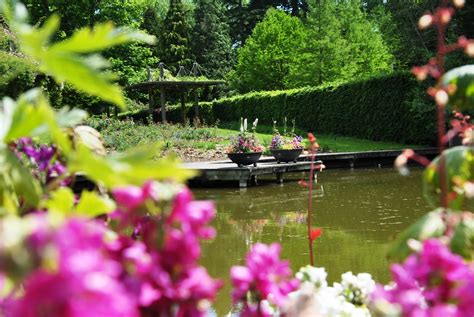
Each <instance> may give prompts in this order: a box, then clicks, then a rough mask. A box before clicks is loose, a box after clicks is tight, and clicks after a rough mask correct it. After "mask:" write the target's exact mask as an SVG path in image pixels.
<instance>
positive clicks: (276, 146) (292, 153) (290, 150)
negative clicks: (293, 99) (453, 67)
mask: <svg viewBox="0 0 474 317" xmlns="http://www.w3.org/2000/svg"><path fill="white" fill-rule="evenodd" d="M294 130H295V122H294V120H293V128H292V129H291V131H290V133H286V118H285V127H284V130H283V134H280V132H279V131H278V129H277V128H276V121H274V122H273V138H272V143H271V144H270V152H271V153H272V155H273V156H274V157H275V159H276V160H277V163H278V164H280V162H286V163H288V162H294V163H296V161H297V160H298V157H299V156H300V155H301V153H302V152H303V148H304V146H303V143H302V142H303V138H302V137H301V136H298V135H296V134H295V133H294Z"/></svg>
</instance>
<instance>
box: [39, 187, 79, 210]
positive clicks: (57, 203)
mask: <svg viewBox="0 0 474 317" xmlns="http://www.w3.org/2000/svg"><path fill="white" fill-rule="evenodd" d="M44 207H46V208H47V209H48V211H49V212H56V213H60V214H69V213H71V212H72V210H73V209H74V193H73V192H72V190H71V189H70V188H69V187H61V188H59V189H58V190H56V191H54V192H53V193H52V194H51V196H50V198H49V199H48V200H46V201H45V202H44Z"/></svg>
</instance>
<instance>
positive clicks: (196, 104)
mask: <svg viewBox="0 0 474 317" xmlns="http://www.w3.org/2000/svg"><path fill="white" fill-rule="evenodd" d="M194 117H195V118H196V120H199V95H198V90H197V88H196V89H194Z"/></svg>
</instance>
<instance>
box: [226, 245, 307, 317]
mask: <svg viewBox="0 0 474 317" xmlns="http://www.w3.org/2000/svg"><path fill="white" fill-rule="evenodd" d="M280 251H281V247H280V245H279V244H277V243H273V244H271V245H269V246H268V245H265V244H262V243H257V244H255V245H254V246H253V247H252V249H251V250H250V252H249V253H248V254H247V257H246V266H233V267H232V268H231V280H232V285H233V290H232V299H233V301H234V303H242V304H243V311H242V314H241V316H257V317H259V316H269V314H270V312H269V310H268V306H264V305H262V301H265V300H268V302H270V303H272V304H275V305H277V306H278V307H282V306H283V305H284V304H285V301H286V299H287V295H288V294H289V293H291V292H293V291H294V290H295V289H296V288H297V287H298V284H299V282H298V280H297V279H294V278H292V277H291V275H292V272H291V269H290V267H289V265H288V262H287V261H281V260H280Z"/></svg>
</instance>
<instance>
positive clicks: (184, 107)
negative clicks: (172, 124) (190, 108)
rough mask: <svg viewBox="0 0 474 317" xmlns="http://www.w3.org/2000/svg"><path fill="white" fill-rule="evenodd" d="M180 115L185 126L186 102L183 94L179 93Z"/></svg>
mask: <svg viewBox="0 0 474 317" xmlns="http://www.w3.org/2000/svg"><path fill="white" fill-rule="evenodd" d="M181 114H182V116H183V124H186V100H185V97H184V92H181Z"/></svg>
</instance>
